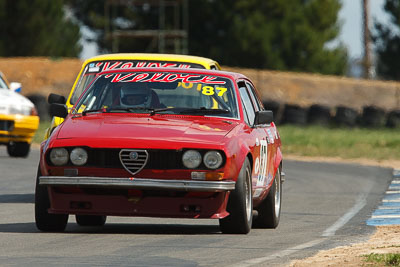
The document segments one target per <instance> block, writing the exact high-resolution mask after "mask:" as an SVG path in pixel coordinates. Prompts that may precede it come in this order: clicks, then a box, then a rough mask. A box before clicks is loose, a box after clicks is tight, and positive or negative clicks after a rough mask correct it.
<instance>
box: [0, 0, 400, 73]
mask: <svg viewBox="0 0 400 267" xmlns="http://www.w3.org/2000/svg"><path fill="white" fill-rule="evenodd" d="M105 2H106V0H52V1H48V0H30V1H27V0H25V1H23V0H22V1H11V0H0V33H1V36H2V38H1V39H0V56H3V57H15V56H50V57H76V56H78V55H79V54H80V52H81V50H82V47H81V44H80V42H79V40H80V39H81V37H82V36H81V33H80V28H81V27H82V26H86V27H88V28H89V29H91V30H92V31H94V32H95V36H96V37H95V38H94V39H93V40H92V41H94V42H96V43H97V45H98V47H99V49H100V51H101V52H102V53H109V52H110V51H112V45H113V44H112V42H111V40H110V39H109V38H106V37H107V36H106V32H105V27H106V25H110V27H112V28H113V29H116V30H142V29H157V27H158V26H159V15H160V13H159V12H160V11H159V10H160V9H159V8H154V7H152V6H151V3H152V2H151V1H149V2H148V4H147V5H144V4H143V5H137V4H133V3H134V2H132V4H128V5H124V6H122V5H121V6H117V7H116V8H114V9H113V10H112V12H113V16H112V17H111V19H110V17H107V16H106V14H105ZM126 2H127V1H126ZM341 7H342V4H341V1H340V0H291V1H287V0H268V1H264V0H235V1H231V0H196V1H188V8H187V12H188V14H187V15H188V18H189V24H188V33H189V34H188V47H187V48H188V53H189V54H192V55H198V56H204V57H209V58H213V59H215V60H217V61H219V62H220V63H221V64H223V65H227V66H237V67H248V68H260V69H271V70H282V71H301V72H311V73H322V74H333V75H344V74H345V73H346V71H347V67H348V65H347V62H348V55H347V50H346V47H345V46H344V45H343V44H340V43H339V44H336V45H332V44H333V42H332V41H334V40H335V39H336V38H337V37H338V35H339V32H340V21H339V19H338V14H339V11H340V9H341ZM385 10H386V12H388V13H389V14H390V16H391V18H392V22H393V24H394V25H396V27H397V31H398V30H399V27H400V0H386V2H385ZM166 16H172V14H170V13H168V12H167V13H166ZM173 23H174V22H173V20H166V25H164V26H165V27H166V28H171V27H173ZM360 30H361V29H360ZM371 32H372V33H373V34H372V36H373V41H374V42H375V43H376V54H377V56H378V61H377V71H378V74H379V76H380V77H383V78H385V79H396V80H399V79H400V71H399V70H400V68H398V67H397V65H399V64H400V63H399V61H398V60H396V59H397V58H398V56H397V55H398V54H400V35H399V34H396V33H394V32H393V31H391V29H390V28H389V27H388V26H385V25H382V24H379V23H375V25H374V28H373V29H372V30H371ZM149 42H151V40H145V39H132V38H130V39H129V38H126V39H123V41H121V42H120V43H119V46H118V52H157V47H153V50H149V47H150V48H151V46H150V44H149Z"/></svg>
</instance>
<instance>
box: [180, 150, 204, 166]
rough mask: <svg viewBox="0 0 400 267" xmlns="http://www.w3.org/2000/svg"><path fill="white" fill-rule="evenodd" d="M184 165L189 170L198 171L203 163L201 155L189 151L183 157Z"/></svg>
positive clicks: (194, 151)
mask: <svg viewBox="0 0 400 267" xmlns="http://www.w3.org/2000/svg"><path fill="white" fill-rule="evenodd" d="M182 162H183V165H185V167H186V168H189V169H196V168H197V167H199V166H200V163H201V154H200V153H199V152H198V151H196V150H188V151H186V152H185V153H183V156H182Z"/></svg>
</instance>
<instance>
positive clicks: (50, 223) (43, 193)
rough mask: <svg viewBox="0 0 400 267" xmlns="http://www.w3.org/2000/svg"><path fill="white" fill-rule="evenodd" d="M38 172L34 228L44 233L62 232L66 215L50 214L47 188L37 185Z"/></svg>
mask: <svg viewBox="0 0 400 267" xmlns="http://www.w3.org/2000/svg"><path fill="white" fill-rule="evenodd" d="M40 175H41V174H40V170H38V172H37V177H36V189H35V221H36V227H37V228H38V229H39V230H41V231H44V232H62V231H64V230H65V227H66V226H67V222H68V214H51V213H49V212H48V209H49V208H50V200H49V193H48V191H47V186H41V185H39V176H40Z"/></svg>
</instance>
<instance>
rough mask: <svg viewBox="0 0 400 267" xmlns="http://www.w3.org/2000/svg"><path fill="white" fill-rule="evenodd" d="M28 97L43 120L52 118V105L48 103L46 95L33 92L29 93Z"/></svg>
mask: <svg viewBox="0 0 400 267" xmlns="http://www.w3.org/2000/svg"><path fill="white" fill-rule="evenodd" d="M26 98H28V99H29V100H30V101H31V102H32V103H33V104H34V105H35V107H36V110H37V112H38V115H39V118H40V120H41V121H45V120H50V119H51V118H50V113H49V110H50V105H49V104H48V103H47V99H46V97H44V96H42V95H41V94H31V95H27V96H26Z"/></svg>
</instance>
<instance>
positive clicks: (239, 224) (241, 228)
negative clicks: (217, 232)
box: [219, 158, 253, 234]
mask: <svg viewBox="0 0 400 267" xmlns="http://www.w3.org/2000/svg"><path fill="white" fill-rule="evenodd" d="M226 209H227V211H228V212H229V215H228V216H227V217H225V218H223V219H220V220H219V226H220V229H221V231H222V233H224V234H247V233H248V232H250V229H251V223H252V220H253V194H252V183H251V166H250V162H249V159H248V158H246V160H245V162H244V163H243V166H242V169H241V170H240V173H239V176H238V179H237V181H236V185H235V190H234V191H232V192H231V193H230V195H229V200H228V205H227V208H226Z"/></svg>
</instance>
